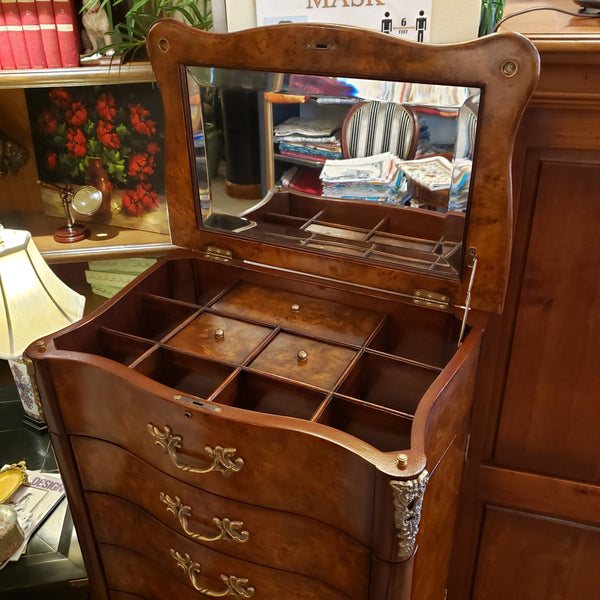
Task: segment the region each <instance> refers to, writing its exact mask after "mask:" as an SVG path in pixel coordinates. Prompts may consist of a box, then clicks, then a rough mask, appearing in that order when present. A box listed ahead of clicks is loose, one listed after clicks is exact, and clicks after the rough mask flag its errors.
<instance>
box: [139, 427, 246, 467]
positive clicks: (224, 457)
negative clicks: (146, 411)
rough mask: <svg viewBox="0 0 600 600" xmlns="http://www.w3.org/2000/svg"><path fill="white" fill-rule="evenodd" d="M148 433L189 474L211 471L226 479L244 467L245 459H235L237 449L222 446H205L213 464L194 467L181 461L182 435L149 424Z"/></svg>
mask: <svg viewBox="0 0 600 600" xmlns="http://www.w3.org/2000/svg"><path fill="white" fill-rule="evenodd" d="M148 433H149V435H150V436H151V437H153V438H154V440H155V444H156V445H157V446H160V447H161V448H162V449H163V451H164V452H166V453H168V455H169V458H170V459H171V462H172V463H173V464H174V465H175V466H176V467H177V468H178V469H181V470H182V471H187V472H189V473H198V474H204V473H210V472H211V471H218V472H219V473H222V474H223V476H224V477H229V476H230V475H231V474H232V473H237V472H238V471H240V470H241V469H242V467H243V466H244V459H243V458H234V454H235V453H236V452H237V450H236V449H235V448H223V447H222V446H215V447H214V448H211V447H210V446H205V447H204V451H205V452H206V453H207V454H208V456H209V457H210V459H211V462H210V463H209V465H208V466H207V467H204V468H201V467H192V466H191V465H186V464H185V463H182V462H180V461H179V457H178V456H177V451H178V450H180V449H181V447H182V446H183V438H182V437H181V436H180V435H174V434H173V432H172V431H171V428H170V427H169V426H167V425H165V427H164V430H161V429H160V428H159V427H156V426H155V425H152V423H148Z"/></svg>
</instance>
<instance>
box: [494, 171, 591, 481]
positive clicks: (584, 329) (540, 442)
mask: <svg viewBox="0 0 600 600" xmlns="http://www.w3.org/2000/svg"><path fill="white" fill-rule="evenodd" d="M599 197H600V167H599V166H593V165H582V164H572V163H561V162H544V163H542V165H541V170H540V174H539V187H538V190H537V197H536V210H535V215H534V217H533V222H532V227H531V237H530V243H529V251H528V255H527V258H526V264H525V271H524V278H523V285H522V290H521V295H520V302H519V310H518V313H517V318H516V323H515V332H514V337H513V343H512V351H511V359H510V363H509V367H508V373H507V383H506V388H505V394H504V400H503V406H502V413H501V417H500V423H499V430H498V437H497V442H496V448H495V455H494V457H495V459H496V461H497V462H498V463H500V464H502V465H505V466H510V467H513V468H516V469H521V470H527V471H535V472H538V473H541V474H546V475H554V476H558V477H565V478H569V479H578V480H581V481H588V482H599V481H600V462H599V461H598V455H599V454H600V436H598V433H597V423H598V422H599V421H600V403H599V402H595V401H593V399H594V398H597V397H598V390H599V389H600V368H599V365H600V362H599V358H598V352H599V350H600V343H599V341H598V340H600V310H598V309H599V300H600V299H599V292H600V253H598V251H597V248H596V245H597V243H596V239H597V237H598V231H600V210H598V198H599Z"/></svg>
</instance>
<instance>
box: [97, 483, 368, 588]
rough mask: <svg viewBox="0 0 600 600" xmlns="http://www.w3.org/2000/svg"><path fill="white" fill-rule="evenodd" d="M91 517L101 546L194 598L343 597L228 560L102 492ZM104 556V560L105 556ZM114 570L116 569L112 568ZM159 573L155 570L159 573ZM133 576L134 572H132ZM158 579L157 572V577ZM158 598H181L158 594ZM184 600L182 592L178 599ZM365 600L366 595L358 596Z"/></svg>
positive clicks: (306, 580) (291, 576)
mask: <svg viewBox="0 0 600 600" xmlns="http://www.w3.org/2000/svg"><path fill="white" fill-rule="evenodd" d="M88 506H89V510H90V516H91V520H92V523H93V527H94V532H95V534H96V538H97V541H98V542H99V544H100V546H101V547H102V546H103V545H111V546H119V547H121V548H124V549H126V550H129V551H131V552H132V553H135V554H136V555H137V556H138V557H139V563H147V564H151V565H152V569H154V568H156V567H159V569H160V570H164V572H165V573H164V575H165V576H166V578H169V579H173V580H177V581H178V582H180V583H182V584H184V585H185V586H186V587H187V588H188V589H189V590H191V591H192V592H194V591H195V593H196V598H202V597H203V596H208V597H223V598H231V599H234V600H242V599H246V598H255V599H256V600H282V598H285V599H286V600H291V599H294V600H342V599H347V596H346V595H344V594H343V593H341V592H340V591H338V590H335V589H334V588H332V587H330V586H328V585H325V584H322V583H319V582H317V581H315V580H313V579H311V578H308V577H302V576H300V575H295V574H293V573H288V572H284V571H279V570H276V569H268V568H266V567H261V566H258V565H255V564H253V563H250V562H245V561H241V560H237V559H234V558H231V557H229V556H227V555H225V554H221V553H219V552H215V551H214V550H210V549H208V548H206V547H204V546H201V545H199V544H196V543H195V542H193V541H191V540H187V539H186V538H184V537H182V536H180V535H178V534H176V533H173V532H172V531H171V530H169V529H168V528H167V527H165V526H164V525H162V524H161V523H160V522H159V521H157V520H156V519H154V518H152V517H150V516H148V515H147V514H146V513H144V512H143V511H142V510H140V509H139V508H137V507H136V506H134V505H133V504H131V503H129V502H126V501H124V500H120V499H118V498H114V497H112V496H107V495H102V494H89V495H88ZM101 552H102V551H101ZM104 558H106V557H104ZM115 567H116V565H115V563H114V562H113V561H112V560H111V559H110V558H109V561H108V562H105V564H104V569H105V572H106V573H107V576H108V579H109V586H110V587H113V586H114V584H115V581H114V580H113V576H112V575H111V570H112V569H113V568H115ZM117 570H118V567H117ZM160 570H158V571H157V572H158V573H160ZM135 575H136V576H137V573H136V574H135ZM161 575H162V573H161ZM158 597H159V598H169V597H172V598H180V597H182V596H180V595H177V594H176V595H173V596H169V595H165V594H164V593H162V595H160V596H158ZM183 597H184V598H187V594H185V595H183ZM363 598H364V599H365V600H366V597H363Z"/></svg>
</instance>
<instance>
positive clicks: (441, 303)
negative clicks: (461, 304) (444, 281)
mask: <svg viewBox="0 0 600 600" xmlns="http://www.w3.org/2000/svg"><path fill="white" fill-rule="evenodd" d="M412 301H413V304H417V305H418V306H427V307H428V308H439V309H440V310H446V309H447V308H448V306H449V304H450V298H449V297H448V296H446V294H439V293H437V292H430V291H429V290H415V292H414V294H413V296H412Z"/></svg>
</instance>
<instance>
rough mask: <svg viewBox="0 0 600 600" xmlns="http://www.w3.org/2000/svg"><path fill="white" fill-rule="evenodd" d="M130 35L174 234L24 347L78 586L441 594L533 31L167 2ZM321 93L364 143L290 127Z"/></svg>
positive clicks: (534, 63)
mask: <svg viewBox="0 0 600 600" xmlns="http://www.w3.org/2000/svg"><path fill="white" fill-rule="evenodd" d="M147 49H148V56H149V57H150V60H151V62H152V66H153V68H154V71H155V74H156V79H157V82H158V86H159V88H160V90H161V93H162V96H163V102H164V109H165V110H164V116H165V139H166V164H165V171H164V173H165V180H166V189H167V195H168V217H169V225H170V232H171V239H172V243H173V245H174V246H175V247H177V248H178V249H177V250H175V251H174V252H172V253H170V254H169V255H168V256H166V257H164V258H162V259H161V260H160V261H158V262H157V263H156V264H155V265H153V266H152V267H151V268H149V269H148V270H147V271H146V272H144V273H143V274H141V275H140V276H139V277H137V278H136V279H135V280H134V281H132V282H131V283H130V284H129V285H128V286H127V287H126V288H125V289H123V290H122V291H121V292H119V293H118V294H117V295H115V296H114V297H113V298H111V299H110V300H108V301H107V302H106V303H105V304H104V305H103V306H102V307H101V308H100V309H99V310H97V311H96V312H95V313H92V314H90V315H89V316H87V317H85V318H84V319H83V320H82V321H80V322H79V323H76V324H73V325H72V326H70V327H68V328H66V329H64V330H62V331H60V332H57V333H55V334H53V335H49V336H46V337H45V338H43V339H42V340H38V341H37V342H35V343H33V344H32V345H31V346H30V347H29V348H28V350H27V354H28V356H29V357H30V358H31V359H32V361H33V362H34V366H35V369H36V375H37V379H38V384H39V388H40V393H41V396H42V402H43V407H44V412H45V415H46V419H47V423H48V427H49V430H50V433H51V438H52V441H53V444H54V448H55V452H56V456H57V461H58V462H59V466H60V469H61V473H62V475H63V480H64V482H65V486H66V488H67V491H68V496H69V500H70V502H71V505H72V506H71V508H72V513H73V519H74V522H75V525H76V528H77V533H78V538H79V540H80V544H81V548H82V553H83V555H84V560H85V563H86V569H87V572H88V575H89V580H90V585H91V588H92V594H93V597H94V600H109V599H111V598H112V599H113V600H131V597H135V598H142V599H143V600H165V599H171V598H173V599H177V600H188V599H190V600H191V599H192V598H193V599H195V600H199V599H200V598H226V599H229V600H232V599H233V600H244V599H247V598H253V599H255V600H440V598H443V596H444V588H445V587H446V578H447V573H448V569H449V556H450V553H451V548H452V543H453V531H454V525H455V516H456V511H457V506H458V493H459V489H460V482H461V477H462V470H463V464H464V461H465V449H466V447H467V440H468V425H469V416H470V409H471V404H472V399H473V390H474V386H475V381H476V379H477V374H478V373H477V367H478V359H479V349H480V345H481V338H482V334H483V331H484V329H485V322H486V313H487V312H490V311H496V312H499V311H501V310H502V307H503V302H504V298H505V294H506V278H507V273H508V268H509V264H510V253H511V239H512V231H513V224H512V221H511V216H512V208H511V207H512V199H511V189H512V188H511V181H510V160H511V156H512V143H513V139H514V135H513V134H514V132H515V131H516V127H517V125H518V121H519V118H520V115H521V113H522V110H523V108H524V106H525V105H526V103H527V100H528V98H529V95H530V94H531V92H532V90H533V89H534V87H535V84H536V80H537V72H538V68H539V60H538V56H537V53H536V51H535V49H534V48H533V46H532V45H531V44H530V43H529V42H528V41H527V40H526V39H525V38H522V37H521V36H516V35H495V36H486V37H485V38H482V39H481V40H475V41H473V42H469V43H466V44H455V45H443V46H428V45H426V44H411V43H407V42H405V41H403V40H401V39H399V38H398V37H397V36H395V35H385V34H382V33H379V32H372V31H368V30H362V29H359V28H348V27H342V26H337V25H327V26H322V25H315V24H309V23H295V24H279V25H274V26H272V27H257V28H252V29H249V30H243V31H238V32H234V33H231V34H213V33H207V32H203V31H199V30H197V29H194V28H191V27H187V26H186V25H184V24H182V23H180V22H178V21H175V20H173V19H165V20H163V21H161V22H160V23H157V24H156V25H155V26H154V27H153V28H152V29H151V31H150V32H149V34H148V36H147ZM423 98H424V99H425V101H422V100H423ZM357 104H358V105H361V106H362V105H363V104H364V105H365V106H368V110H367V109H365V111H363V112H361V118H360V119H357V120H355V119H353V120H352V123H355V122H356V126H354V125H352V126H350V125H348V121H347V120H345V116H347V115H348V114H349V112H351V111H352V107H353V106H354V105H357ZM400 105H403V106H404V108H403V109H402V110H401V109H400ZM467 106H468V107H469V115H470V117H469V119H470V120H469V121H467V122H466V123H467V124H468V125H469V127H468V128H465V116H466V111H465V109H466V107H467ZM362 115H364V118H363V116H362ZM397 115H403V117H402V118H403V119H404V120H403V121H402V124H400V122H399V121H398V120H397ZM232 117H235V119H236V122H240V123H243V124H244V128H241V127H237V126H232V121H231V118H232ZM322 117H327V120H331V119H336V120H339V121H340V123H341V126H340V130H342V131H343V132H344V134H343V135H344V136H345V137H344V139H346V137H347V135H350V129H352V130H353V131H354V129H356V131H355V133H356V134H357V135H358V136H359V138H360V144H359V143H357V144H350V145H348V144H346V143H345V142H344V143H343V144H342V152H346V153H348V152H351V151H353V150H350V148H355V147H356V148H363V147H364V148H365V149H367V147H368V149H369V151H368V152H367V154H366V155H365V156H358V157H348V156H345V155H344V158H343V159H342V160H341V161H338V159H335V162H334V163H328V164H327V165H325V166H324V163H323V161H320V160H316V159H315V158H314V155H313V154H311V155H310V156H309V157H308V158H307V157H306V156H304V154H302V152H298V151H297V149H295V150H294V149H293V144H295V143H296V142H298V140H296V141H295V142H293V144H292V148H291V149H290V148H288V147H286V146H287V145H288V142H289V140H287V138H286V140H285V141H282V139H281V137H280V131H281V128H280V127H279V126H280V125H284V121H289V120H291V121H292V122H297V120H299V121H300V123H301V125H302V128H303V129H305V128H306V124H307V123H306V122H307V120H308V121H311V122H314V121H316V122H319V123H321V121H322ZM344 123H346V125H347V126H346V127H345V128H344ZM288 124H289V122H288ZM434 125H435V126H434ZM242 129H243V131H242ZM214 136H216V137H214ZM327 136H328V138H327V139H329V141H327V142H323V143H325V144H327V147H328V148H329V150H328V151H330V152H335V148H334V147H335V146H336V133H335V127H333V128H332V130H331V132H330V133H328V134H327ZM405 136H411V139H410V140H409V139H407V138H406V137H405ZM301 137H304V136H301ZM330 138H331V139H330ZM392 138H393V140H394V141H392ZM400 138H402V139H400ZM214 140H222V141H223V142H224V149H223V151H221V150H218V151H217V152H216V153H215V155H214V156H212V141H214ZM209 141H210V143H209ZM346 141H347V140H346ZM363 141H364V142H365V143H364V144H363V143H362V142H363ZM371 141H372V142H373V144H374V145H371ZM299 142H300V144H301V145H302V144H303V142H304V141H303V140H300V141H299ZM312 142H314V140H312V139H311V143H310V144H309V146H310V149H311V150H314V148H313V147H312V146H314V144H313V143H312ZM304 145H306V144H304ZM375 145H376V147H377V148H379V149H380V150H381V152H379V150H378V151H377V152H373V151H372V150H373V149H374V147H375ZM401 148H405V149H406V150H407V154H406V155H405V154H404V151H402V156H399V155H395V154H392V152H399V149H401ZM388 150H389V151H388ZM238 151H239V152H240V154H239V155H238V154H237V153H238ZM365 151H366V150H365ZM298 155H300V156H298ZM448 156H451V159H449V158H448ZM215 158H218V159H219V161H222V160H223V159H224V160H225V163H226V164H225V165H223V164H222V163H221V165H216V164H215V163H214V162H213V161H214V160H215ZM413 158H414V160H413ZM152 160H155V161H157V162H156V165H158V164H159V163H158V161H160V160H162V157H161V156H158V155H157V156H153V157H152ZM348 160H350V161H351V162H348ZM357 161H358V162H357ZM209 163H210V164H209ZM252 165H254V166H255V167H256V168H251V167H252ZM241 172H243V173H244V174H249V177H250V179H251V180H248V181H243V182H241V181H239V175H240V173H241ZM409 174H410V175H411V177H413V178H419V177H424V178H425V180H426V181H427V182H429V183H431V182H433V184H434V185H435V186H438V187H442V188H443V187H444V186H449V187H447V188H444V189H445V190H446V189H447V194H446V195H445V196H444V199H443V200H440V202H439V203H438V205H437V206H433V207H432V206H428V205H422V204H420V203H419V201H418V200H414V199H412V200H411V199H410V198H408V197H407V196H406V193H405V192H407V191H409V190H408V188H405V187H404V186H405V183H406V181H405V178H406V177H408V175H409ZM420 180H421V179H419V181H420ZM298 181H301V182H302V183H303V184H305V183H306V182H307V181H308V182H312V183H311V187H310V189H311V190H312V191H310V193H309V192H308V191H302V190H298V189H297V187H294V185H296V184H297V183H298ZM313 183H316V184H317V185H314V186H313V185H312V184H313ZM288 184H290V185H288ZM292 184H293V185H292ZM145 185H146V184H144V185H142V187H144V186H145ZM144 189H145V188H144ZM321 192H322V193H321ZM148 193H150V192H148ZM347 196H351V197H347ZM232 207H233V208H232ZM242 214H243V216H237V215H242ZM0 316H1V315H0Z"/></svg>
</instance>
